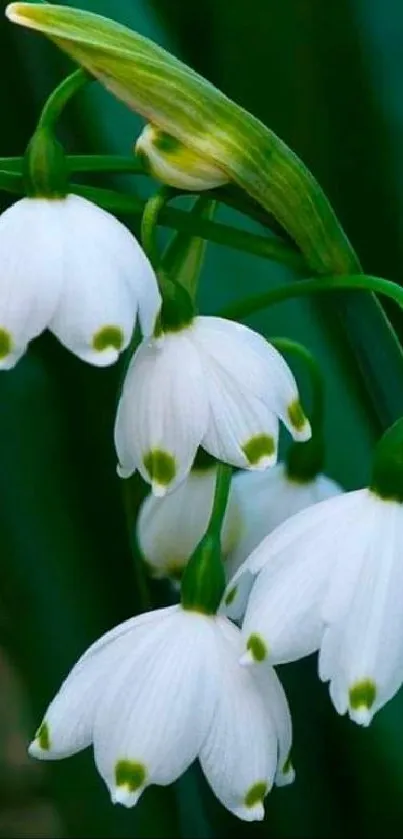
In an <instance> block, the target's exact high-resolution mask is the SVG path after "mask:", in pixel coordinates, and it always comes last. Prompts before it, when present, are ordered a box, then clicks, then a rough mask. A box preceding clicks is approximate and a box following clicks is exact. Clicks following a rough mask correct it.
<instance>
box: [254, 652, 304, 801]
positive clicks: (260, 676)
mask: <svg viewBox="0 0 403 839" xmlns="http://www.w3.org/2000/svg"><path fill="white" fill-rule="evenodd" d="M252 673H253V676H254V678H255V679H257V680H258V682H259V685H260V689H261V691H262V695H263V697H264V701H265V703H266V708H267V711H266V713H267V714H268V715H270V716H271V719H272V720H273V723H274V726H275V729H276V732H277V739H278V767H277V772H276V777H275V783H276V785H277V786H279V787H281V786H286V785H288V784H291V783H292V782H293V781H294V778H295V772H294V768H293V765H292V763H291V746H292V721H291V714H290V709H289V707H288V702H287V697H286V695H285V693H284V689H283V686H282V684H281V682H280V679H279V678H278V676H277V673H276V672H275V670H274V669H273V667H270V666H269V665H265V666H263V667H254V668H253V669H252Z"/></svg>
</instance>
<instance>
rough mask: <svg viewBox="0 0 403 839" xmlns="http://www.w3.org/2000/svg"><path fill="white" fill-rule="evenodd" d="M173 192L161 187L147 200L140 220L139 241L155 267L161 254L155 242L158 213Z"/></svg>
mask: <svg viewBox="0 0 403 839" xmlns="http://www.w3.org/2000/svg"><path fill="white" fill-rule="evenodd" d="M174 195H175V192H174V191H173V190H172V189H171V188H170V187H162V188H161V189H159V190H158V192H156V193H155V195H152V196H151V198H149V200H148V201H147V203H146V205H145V207H144V210H143V217H142V220H141V243H142V245H143V248H144V250H145V252H146V254H147V256H148V258H149V260H150V262H151V264H152V265H153V267H154V268H155V269H157V268H158V267H159V265H160V262H161V255H160V252H159V249H158V244H157V226H158V220H159V216H160V213H161V212H162V210H163V209H164V207H165V205H166V204H167V203H168V201H169V200H170V199H171V198H173V196H174Z"/></svg>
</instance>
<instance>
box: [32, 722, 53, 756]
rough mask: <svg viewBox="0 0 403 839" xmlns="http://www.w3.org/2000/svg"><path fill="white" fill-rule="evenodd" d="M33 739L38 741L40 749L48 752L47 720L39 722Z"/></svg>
mask: <svg viewBox="0 0 403 839" xmlns="http://www.w3.org/2000/svg"><path fill="white" fill-rule="evenodd" d="M35 740H37V741H38V746H39V748H40V749H42V751H44V752H48V751H49V749H50V735H49V726H48V724H47V722H43V723H41V725H40V726H39V728H38V731H37V732H36V734H35Z"/></svg>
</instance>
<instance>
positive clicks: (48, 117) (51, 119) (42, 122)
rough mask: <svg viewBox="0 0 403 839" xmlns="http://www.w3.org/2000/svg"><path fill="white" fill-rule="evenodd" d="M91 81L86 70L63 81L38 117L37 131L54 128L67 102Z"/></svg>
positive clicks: (76, 72)
mask: <svg viewBox="0 0 403 839" xmlns="http://www.w3.org/2000/svg"><path fill="white" fill-rule="evenodd" d="M91 81H93V79H92V77H91V76H90V75H89V74H88V73H87V71H86V70H83V69H82V68H80V69H79V70H75V71H74V73H71V75H70V76H67V78H66V79H63V81H62V82H61V84H59V86H58V87H57V88H56V89H55V90H54V91H53V93H51V94H50V96H49V98H48V100H47V102H46V103H45V105H44V107H43V109H42V113H41V115H40V117H39V122H38V129H41V128H54V126H55V123H56V121H57V120H58V119H59V116H60V114H61V113H62V111H63V109H64V107H65V106H66V105H67V102H68V101H69V100H70V99H71V98H72V96H74V95H75V94H76V93H77V92H78V91H79V90H81V88H82V87H84V85H86V84H87V83H88V82H91Z"/></svg>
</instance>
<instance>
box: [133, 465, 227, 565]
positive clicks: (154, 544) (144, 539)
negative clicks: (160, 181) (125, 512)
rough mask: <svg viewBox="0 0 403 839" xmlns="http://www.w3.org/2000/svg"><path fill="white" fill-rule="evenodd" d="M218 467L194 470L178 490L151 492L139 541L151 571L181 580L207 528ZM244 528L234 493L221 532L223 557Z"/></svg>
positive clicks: (141, 512)
mask: <svg viewBox="0 0 403 839" xmlns="http://www.w3.org/2000/svg"><path fill="white" fill-rule="evenodd" d="M216 471H217V470H216V468H215V467H214V466H212V467H209V468H207V469H193V470H192V471H191V472H190V473H189V475H188V477H187V478H186V479H185V480H184V481H183V482H182V483H181V484H180V486H179V487H177V488H176V490H175V491H174V492H171V493H169V494H168V495H165V496H164V497H163V498H156V497H155V495H148V496H147V498H145V500H144V501H143V503H142V505H141V507H140V510H139V515H138V518H137V540H138V543H139V547H140V550H141V552H142V554H143V557H144V559H145V561H146V563H147V565H148V567H149V570H150V573H151V574H152V576H154V577H156V578H160V577H171V578H172V579H174V580H178V579H180V577H181V575H182V571H183V569H184V568H185V566H186V565H187V562H188V559H189V558H190V557H191V555H192V554H193V552H194V550H195V548H196V546H197V545H198V544H199V542H200V540H201V538H202V536H203V534H204V533H205V531H206V529H207V525H208V522H209V519H210V514H211V511H212V507H213V498H214V489H215V481H216ZM240 530H241V521H240V508H239V505H238V504H237V500H236V497H235V495H234V493H232V492H231V493H230V497H229V501H228V505H227V510H226V513H225V517H224V522H223V528H222V532H221V550H222V557H223V559H225V558H226V556H227V555H228V554H229V553H230V551H232V550H233V549H234V548H235V545H236V543H237V540H238V537H239V534H240Z"/></svg>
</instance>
